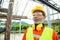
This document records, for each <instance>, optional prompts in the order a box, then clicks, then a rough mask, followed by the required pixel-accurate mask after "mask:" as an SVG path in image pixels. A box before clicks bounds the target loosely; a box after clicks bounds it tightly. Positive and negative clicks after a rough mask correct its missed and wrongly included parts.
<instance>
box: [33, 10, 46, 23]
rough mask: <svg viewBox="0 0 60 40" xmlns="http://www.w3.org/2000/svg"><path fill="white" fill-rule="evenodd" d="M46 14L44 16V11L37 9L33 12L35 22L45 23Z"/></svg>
mask: <svg viewBox="0 0 60 40" xmlns="http://www.w3.org/2000/svg"><path fill="white" fill-rule="evenodd" d="M45 18H46V17H45V16H43V14H42V12H39V11H36V12H34V14H33V20H34V22H35V24H39V23H43V22H44V20H45Z"/></svg>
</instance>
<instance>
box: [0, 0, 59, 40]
mask: <svg viewBox="0 0 60 40" xmlns="http://www.w3.org/2000/svg"><path fill="white" fill-rule="evenodd" d="M37 5H40V6H42V7H44V9H45V10H46V13H47V14H46V19H45V21H44V24H45V26H49V27H50V28H53V29H54V30H55V31H56V32H57V34H58V37H59V38H60V0H0V40H22V36H23V33H24V31H25V29H27V28H28V27H31V25H32V24H33V23H34V21H33V20H32V18H33V17H32V13H31V9H32V8H34V7H35V6H37Z"/></svg>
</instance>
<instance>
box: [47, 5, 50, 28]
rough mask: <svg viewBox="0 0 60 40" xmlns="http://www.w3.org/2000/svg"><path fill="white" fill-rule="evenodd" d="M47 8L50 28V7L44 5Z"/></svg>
mask: <svg viewBox="0 0 60 40" xmlns="http://www.w3.org/2000/svg"><path fill="white" fill-rule="evenodd" d="M46 9H47V21H48V27H50V28H51V20H50V10H49V9H50V8H49V7H48V6H46Z"/></svg>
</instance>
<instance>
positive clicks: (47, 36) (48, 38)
mask: <svg viewBox="0 0 60 40" xmlns="http://www.w3.org/2000/svg"><path fill="white" fill-rule="evenodd" d="M52 31H53V30H52V29H50V28H47V27H45V28H44V31H43V33H42V36H41V37H40V38H39V36H37V35H35V36H37V38H39V40H52ZM26 40H34V34H33V30H32V28H31V27H30V28H28V30H27V34H26Z"/></svg>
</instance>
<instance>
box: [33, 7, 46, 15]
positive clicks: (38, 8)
mask: <svg viewBox="0 0 60 40" xmlns="http://www.w3.org/2000/svg"><path fill="white" fill-rule="evenodd" d="M37 10H38V11H41V12H43V13H44V15H46V11H45V10H44V8H43V7H41V6H36V7H35V8H34V9H32V14H33V13H34V12H35V11H37Z"/></svg>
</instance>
